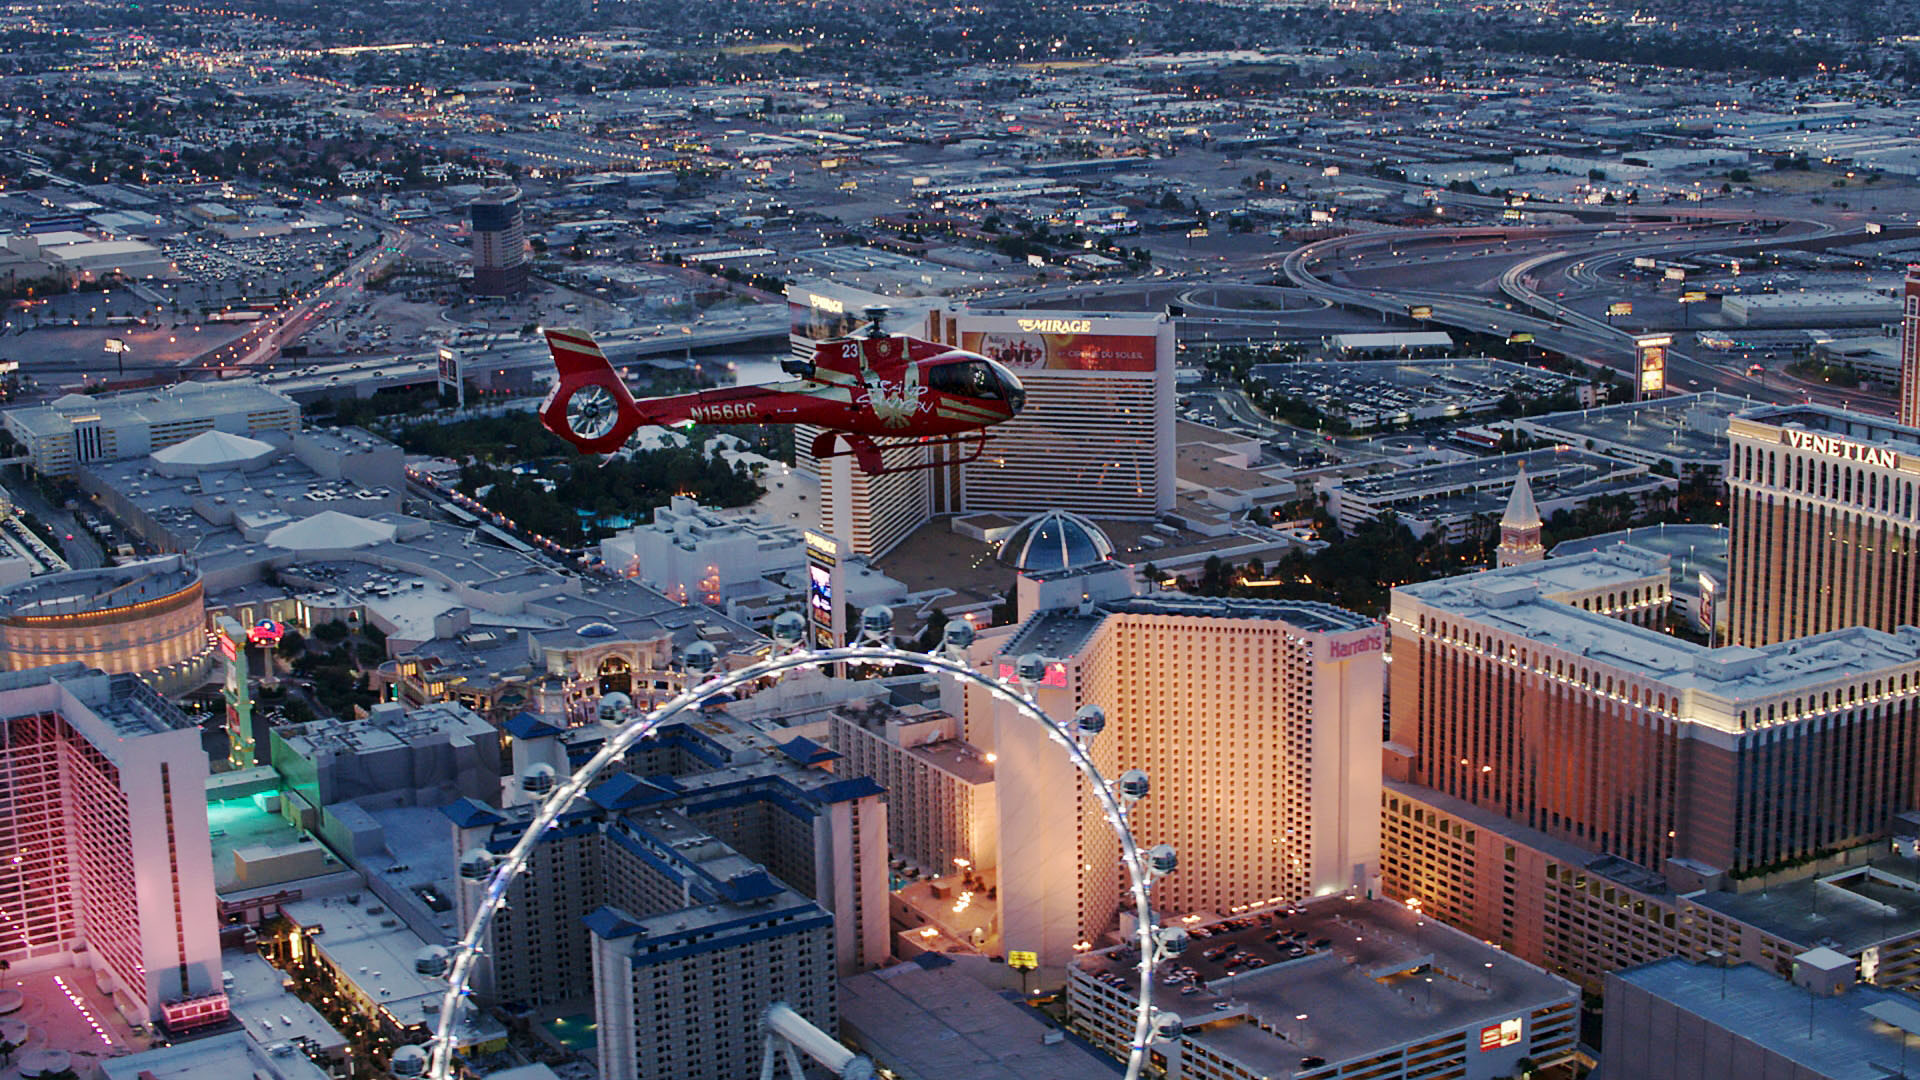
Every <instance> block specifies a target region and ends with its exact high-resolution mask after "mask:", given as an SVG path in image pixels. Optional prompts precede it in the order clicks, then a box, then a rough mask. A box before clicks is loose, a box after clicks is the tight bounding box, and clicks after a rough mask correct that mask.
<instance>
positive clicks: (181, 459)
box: [152, 431, 275, 469]
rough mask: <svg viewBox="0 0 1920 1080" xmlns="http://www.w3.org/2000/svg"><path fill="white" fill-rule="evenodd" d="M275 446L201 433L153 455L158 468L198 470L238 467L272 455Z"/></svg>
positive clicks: (217, 433) (224, 433)
mask: <svg viewBox="0 0 1920 1080" xmlns="http://www.w3.org/2000/svg"><path fill="white" fill-rule="evenodd" d="M274 449H275V447H274V445H273V444H272V443H269V442H262V441H261V440H259V439H254V438H249V437H247V436H245V435H235V434H233V433H232V432H227V431H203V432H201V433H200V434H198V435H195V436H194V437H193V438H191V439H188V440H187V441H185V442H178V443H174V444H173V445H172V446H166V447H162V448H160V449H158V450H155V451H154V452H153V455H152V456H153V460H154V463H155V464H157V465H183V466H189V467H192V468H197V469H215V468H221V467H232V468H238V467H240V466H242V465H245V464H248V463H250V462H254V461H258V460H259V459H261V458H262V457H265V456H266V455H268V454H271V453H273V452H274Z"/></svg>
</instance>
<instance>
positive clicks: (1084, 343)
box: [960, 319, 1159, 372]
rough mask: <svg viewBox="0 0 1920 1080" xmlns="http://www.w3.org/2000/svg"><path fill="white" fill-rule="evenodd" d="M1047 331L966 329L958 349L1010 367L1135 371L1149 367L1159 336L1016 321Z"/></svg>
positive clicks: (1078, 322)
mask: <svg viewBox="0 0 1920 1080" xmlns="http://www.w3.org/2000/svg"><path fill="white" fill-rule="evenodd" d="M1019 322H1020V323H1024V324H1027V325H1030V326H1034V327H1036V328H1037V327H1048V328H1049V329H1047V330H1038V329H1036V330H1019V329H1015V330H1013V331H1011V332H1007V331H998V330H994V331H983V330H968V331H966V332H964V333H962V334H961V335H960V347H961V348H963V349H966V350H968V351H970V352H977V353H979V354H980V355H982V356H988V357H992V358H993V359H995V360H998V361H1000V362H1001V363H1003V364H1005V365H1007V366H1008V367H1010V368H1012V369H1013V370H1014V371H1016V372H1018V371H1042V370H1044V371H1138V372H1149V371H1152V370H1154V366H1155V363H1156V359H1157V356H1158V347H1159V341H1158V339H1156V338H1154V337H1152V336H1150V335H1142V334H1097V333H1093V332H1091V327H1092V325H1093V320H1091V319H1021V320H1019Z"/></svg>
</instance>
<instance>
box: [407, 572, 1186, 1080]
mask: <svg viewBox="0 0 1920 1080" xmlns="http://www.w3.org/2000/svg"><path fill="white" fill-rule="evenodd" d="M807 633H808V625H807V621H806V619H805V617H804V616H802V615H800V614H799V613H798V612H791V611H789V612H786V613H783V614H782V615H780V616H779V617H778V618H776V619H775V620H774V622H773V627H772V638H773V643H774V649H773V654H772V655H771V656H769V657H768V658H767V659H764V660H760V661H758V662H756V663H753V664H750V665H747V666H746V667H742V668H737V669H734V670H732V671H724V670H721V668H720V656H719V652H718V650H716V649H715V648H714V647H713V646H712V645H711V644H708V643H707V642H704V641H695V642H693V643H692V644H690V645H688V646H687V647H686V648H685V649H684V650H682V651H681V656H680V660H681V665H682V667H683V668H684V669H685V670H686V672H687V674H688V682H689V684H690V685H689V686H688V687H687V689H686V690H684V691H683V692H681V693H680V694H679V695H677V696H675V697H674V698H672V699H671V700H669V701H667V702H665V703H664V704H662V705H660V706H659V707H657V708H655V709H653V710H652V711H651V712H648V713H646V714H645V715H641V716H635V717H634V718H633V719H631V720H629V721H628V722H627V723H626V724H624V725H623V726H622V727H620V728H619V729H618V730H617V731H616V732H614V734H613V735H612V736H611V737H610V738H608V739H607V741H606V742H605V743H603V744H602V745H601V747H600V749H599V750H598V751H597V752H596V753H595V754H594V755H593V756H592V757H591V758H589V759H588V760H587V761H586V762H585V763H584V764H582V765H581V766H580V767H579V768H578V769H576V770H574V772H573V774H572V775H571V776H569V777H567V778H566V779H565V780H563V781H559V782H557V783H555V784H554V786H553V788H552V790H551V791H550V792H549V793H548V794H547V795H546V796H545V798H543V799H542V800H541V802H540V804H539V806H538V808H537V809H536V810H535V811H534V814H533V817H532V819H531V821H530V822H529V823H528V826H527V828H526V829H525V830H524V831H523V832H522V833H521V834H520V838H519V840H518V841H517V842H516V843H515V844H514V845H513V847H512V848H511V849H510V850H508V851H507V853H506V854H505V855H501V856H498V857H497V859H496V860H495V861H494V862H493V865H492V867H491V869H490V871H488V872H487V875H486V879H485V880H486V887H485V890H484V892H483V894H482V897H481V899H480V903H479V905H478V907H477V908H476V910H475V912H474V916H473V920H472V921H471V922H470V923H469V924H468V925H467V928H466V931H465V932H464V933H463V934H462V935H461V937H460V940H459V941H458V942H457V943H456V944H455V945H454V946H453V947H452V948H451V950H450V956H449V957H448V961H449V962H448V964H447V967H446V976H447V989H446V994H445V996H444V997H443V998H442V1000H441V1005H440V1017H439V1022H438V1024H437V1025H436V1027H435V1030H434V1034H433V1036H432V1038H431V1039H430V1040H429V1041H428V1043H427V1044H426V1046H425V1047H424V1050H425V1053H426V1062H425V1065H426V1068H425V1069H424V1070H422V1072H423V1074H424V1075H425V1076H426V1077H427V1080H452V1069H453V1060H454V1051H455V1040H456V1033H457V1031H458V1028H459V1026H460V1023H461V1021H462V1019H463V1018H464V1017H465V1016H466V1015H467V1013H468V1012H469V1011H470V1010H471V1009H473V1008H474V1007H475V1006H474V1005H473V1004H472V1003H471V1001H470V1000H469V997H470V994H471V991H470V989H469V986H468V983H469V981H470V980H471V979H472V976H473V967H474V963H475V961H476V960H477V959H478V957H479V955H480V953H481V949H482V942H483V941H484V940H485V938H486V934H487V928H488V926H489V925H490V924H491V923H492V921H493V917H494V915H495V914H496V913H497V912H499V911H500V909H501V908H502V907H504V906H505V905H506V897H507V889H508V887H509V886H510V885H511V884H512V882H513V879H514V878H515V877H516V876H517V875H519V874H521V873H523V872H524V871H525V869H526V866H527V861H528V859H529V858H530V857H531V855H532V854H533V849H534V847H535V846H536V845H537V844H538V843H539V842H540V839H541V837H542V836H544V835H545V833H546V831H547V829H548V827H549V826H551V825H552V824H553V823H554V822H555V821H556V820H557V819H558V818H559V817H560V815H561V813H562V812H563V811H565V810H566V808H567V807H568V806H570V805H572V803H573V802H574V800H575V799H577V798H579V797H580V796H581V794H582V793H583V792H585V791H586V789H587V787H588V785H590V784H592V783H593V781H594V780H595V778H597V777H598V776H599V775H600V773H601V772H603V771H604V770H605V769H606V768H607V767H608V766H610V765H612V764H613V763H614V762H616V761H619V760H620V759H621V758H622V757H623V756H625V754H626V753H627V751H628V750H629V749H630V748H631V747H632V746H633V745H634V744H635V743H637V742H639V741H640V740H641V739H644V738H646V737H647V736H648V735H650V734H652V733H653V732H654V731H656V730H658V729H659V728H660V727H661V725H663V724H666V723H669V722H671V721H673V720H674V719H675V718H676V717H678V716H679V715H680V714H682V713H683V712H686V711H687V710H689V709H695V708H697V707H698V705H699V703H700V702H702V701H704V700H706V699H708V698H711V697H713V696H715V695H718V694H726V693H730V692H732V691H734V690H736V689H739V688H741V687H746V686H751V685H753V684H754V683H756V682H758V681H759V680H762V679H768V678H778V677H780V676H782V675H785V674H787V673H789V672H795V671H818V670H822V669H828V668H833V667H836V666H837V665H842V664H846V665H854V666H859V665H871V666H891V665H900V664H904V665H911V666H913V667H916V668H920V669H922V670H924V671H929V672H933V673H935V674H938V675H941V676H944V677H948V678H953V679H957V680H959V681H961V682H962V683H965V684H968V685H972V686H977V687H979V688H981V689H983V690H985V691H987V692H988V693H990V694H992V695H993V696H994V697H995V698H997V699H999V700H1000V701H1002V702H1005V703H1006V704H1008V705H1009V706H1011V707H1012V709H1013V710H1014V712H1015V713H1017V714H1018V715H1020V716H1021V717H1024V718H1025V719H1027V720H1030V721H1032V722H1034V723H1036V724H1039V725H1040V726H1041V727H1042V729H1044V730H1045V732H1046V734H1047V737H1048V739H1049V742H1050V743H1051V744H1052V745H1053V746H1055V747H1058V748H1059V749H1060V751H1061V752H1062V753H1065V754H1066V755H1067V757H1068V759H1069V760H1070V761H1071V762H1072V764H1073V766H1074V767H1075V768H1076V769H1077V770H1078V771H1079V772H1080V775H1081V776H1082V777H1083V778H1084V779H1085V780H1086V782H1087V789H1088V791H1089V792H1090V793H1091V794H1092V795H1093V797H1094V799H1095V801H1096V802H1097V803H1098V805H1099V807H1100V809H1101V811H1102V813H1103V815H1104V816H1105V817H1106V819H1107V824H1108V825H1109V826H1110V827H1111V828H1112V829H1113V832H1114V835H1115V837H1116V838H1117V839H1118V841H1119V847H1120V861H1121V863H1122V865H1123V866H1124V867H1125V868H1126V871H1127V876H1128V879H1129V889H1130V897H1131V901H1132V906H1133V911H1134V915H1135V930H1134V933H1135V935H1136V939H1137V940H1136V942H1135V944H1136V947H1137V951H1138V955H1139V961H1138V971H1137V973H1136V974H1137V975H1138V985H1139V993H1138V998H1137V1001H1136V1002H1135V1006H1134V1032H1133V1038H1132V1040H1131V1042H1130V1044H1129V1047H1128V1054H1127V1068H1126V1080H1138V1077H1139V1076H1140V1074H1141V1071H1142V1069H1143V1067H1144V1066H1145V1064H1146V1062H1147V1057H1148V1052H1149V1049H1150V1048H1151V1047H1152V1046H1153V1045H1155V1044H1157V1043H1163V1042H1169V1041H1171V1040H1173V1039H1175V1038H1177V1037H1178V1036H1179V1035H1180V1033H1181V1031H1182V1027H1183V1025H1182V1021H1181V1018H1180V1017H1179V1016H1178V1015H1176V1014H1174V1013H1172V1012H1169V1011H1165V1010H1161V1009H1156V1008H1154V1006H1153V975H1154V969H1155V968H1156V967H1157V966H1158V965H1159V964H1160V963H1161V962H1162V961H1165V960H1168V959H1171V958H1172V957H1175V956H1178V955H1180V954H1181V953H1183V952H1184V951H1186V947H1187V932H1186V931H1185V930H1184V929H1182V928H1180V927H1178V926H1160V925H1159V924H1157V923H1156V922H1155V920H1154V916H1153V906H1152V894H1153V884H1154V882H1155V881H1156V880H1158V879H1159V878H1161V877H1164V876H1166V875H1167V874H1170V873H1172V872H1173V871H1174V869H1175V868H1176V867H1177V866H1178V858H1177V856H1176V854H1175V852H1174V849H1173V847H1172V846H1171V845H1168V844H1159V845H1156V846H1154V847H1152V848H1150V849H1142V848H1141V846H1140V845H1139V843H1138V842H1137V841H1136V840H1135V838H1134V835H1133V830H1132V828H1131V827H1130V826H1129V824H1128V812H1129V811H1130V810H1131V809H1132V808H1133V806H1134V805H1135V804H1137V803H1138V802H1139V801H1140V800H1141V799H1143V798H1145V797H1146V796H1147V793H1148V791H1149V781H1148V777H1147V774H1146V773H1144V772H1142V771H1141V770H1139V769H1129V770H1127V771H1126V772H1125V773H1123V774H1122V775H1121V776H1120V777H1119V778H1118V779H1117V780H1114V781H1109V780H1108V779H1107V778H1106V777H1105V776H1104V775H1102V774H1101V772H1100V769H1099V767H1098V766H1097V765H1095V764H1094V761H1093V755H1092V748H1093V744H1094V740H1095V739H1096V738H1097V737H1098V736H1099V734H1100V733H1101V731H1103V730H1104V729H1105V728H1106V713H1105V712H1104V711H1103V710H1102V709H1101V708H1100V707H1099V706H1098V705H1094V704H1086V705H1082V706H1080V708H1079V709H1078V710H1077V711H1076V712H1075V714H1074V717H1073V720H1072V721H1071V722H1070V723H1062V722H1060V721H1058V720H1055V719H1054V718H1053V717H1051V716H1049V715H1048V714H1047V713H1046V712H1045V711H1044V710H1042V709H1041V708H1040V706H1039V704H1038V703H1037V702H1036V701H1035V700H1034V697H1033V691H1034V688H1035V687H1037V686H1039V685H1040V684H1041V682H1042V680H1043V679H1044V678H1045V677H1046V670H1047V660H1046V658H1044V657H1042V656H1039V655H1033V654H1029V655H1024V656H1021V657H1020V658H1019V660H1018V661H1017V662H1016V663H1015V665H1014V668H1013V671H1012V672H1011V677H1002V678H996V677H993V676H991V675H988V674H986V673H984V672H981V671H979V670H977V669H975V668H974V667H973V666H972V664H971V663H969V662H968V659H967V654H968V650H969V649H970V648H971V646H972V645H973V643H974V630H973V627H972V625H971V624H969V623H967V622H965V621H963V620H958V619H956V620H954V621H952V622H950V623H948V624H947V626H946V630H945V632H944V634H943V635H942V640H941V642H940V644H939V645H938V646H936V647H935V648H934V649H933V650H932V651H930V652H925V653H920V652H912V651H908V650H905V649H900V648H897V647H895V646H894V645H893V644H892V643H891V641H892V637H893V612H892V610H891V609H889V608H886V607H874V608H868V609H867V610H866V611H865V612H863V613H862V614H861V617H860V627H859V638H860V640H859V643H857V644H854V645H849V646H845V647H840V648H830V649H819V650H813V649H808V648H807V647H806V645H805V642H806V638H807ZM765 1024H766V1032H765V1036H766V1047H767V1056H766V1062H765V1065H764V1067H763V1070H762V1076H763V1077H768V1078H770V1077H771V1076H772V1069H773V1067H774V1063H775V1060H776V1049H778V1050H781V1051H783V1052H784V1057H785V1060H786V1062H787V1064H788V1065H789V1067H790V1068H791V1069H792V1070H793V1071H794V1072H796V1073H797V1072H798V1069H799V1064H798V1058H797V1056H796V1053H795V1051H798V1052H800V1053H805V1054H807V1055H808V1056H809V1057H812V1058H813V1059H814V1060H816V1061H819V1062H820V1063H821V1064H823V1065H826V1066H827V1067H828V1068H829V1069H831V1070H833V1072H834V1073H835V1075H837V1076H841V1077H843V1078H845V1080H859V1078H862V1077H866V1076H871V1075H872V1063H871V1062H869V1061H867V1059H865V1058H864V1057H860V1056H858V1055H854V1054H851V1053H850V1052H848V1051H846V1050H845V1048H844V1047H840V1046H839V1044H838V1043H837V1042H836V1041H835V1040H833V1039H832V1038H831V1037H830V1036H827V1035H826V1034H825V1033H822V1032H819V1030H818V1029H817V1028H813V1027H812V1025H811V1024H808V1023H807V1022H806V1021H805V1020H804V1018H801V1017H799V1016H798V1015H797V1014H795V1013H793V1011H792V1010H791V1009H787V1008H786V1007H785V1006H784V1005H775V1006H773V1007H772V1008H771V1009H769V1010H768V1015H767V1017H766V1020H765ZM416 1053H417V1051H416Z"/></svg>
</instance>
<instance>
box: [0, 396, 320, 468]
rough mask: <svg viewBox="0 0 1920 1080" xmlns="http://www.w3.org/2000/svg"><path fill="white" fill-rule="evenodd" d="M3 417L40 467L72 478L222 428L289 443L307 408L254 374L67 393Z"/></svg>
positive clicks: (226, 430)
mask: <svg viewBox="0 0 1920 1080" xmlns="http://www.w3.org/2000/svg"><path fill="white" fill-rule="evenodd" d="M0 423H4V424H5V425H6V429H7V433H8V434H10V435H12V436H13V437H14V439H15V440H17V441H18V442H19V443H20V444H21V445H22V446H24V447H26V448H27V454H28V457H29V459H30V461H29V464H31V465H32V466H33V468H34V470H35V471H37V472H40V473H43V474H45V475H47V476H68V475H71V474H72V473H73V471H74V468H75V467H76V466H77V465H80V464H84V463H86V462H89V461H125V460H128V459H130V458H138V457H145V456H146V455H148V454H151V453H153V452H154V451H156V450H161V449H165V448H166V447H169V446H172V445H174V444H175V443H181V442H185V441H187V440H188V439H191V438H193V437H194V436H195V435H199V434H201V433H203V432H208V431H223V432H227V433H228V434H232V435H246V436H250V437H253V438H270V439H274V438H277V439H279V440H281V441H282V442H284V440H285V439H287V438H290V437H291V436H292V434H293V433H294V432H296V431H298V430H300V406H299V405H297V404H295V403H294V401H293V399H292V398H289V397H287V396H285V395H284V394H280V393H278V392H276V391H273V390H269V389H267V388H266V387H264V386H262V385H260V384H259V383H257V382H254V381H252V380H245V381H236V382H231V383H198V382H183V383H177V384H175V385H173V386H169V387H165V388H162V389H156V390H130V391H127V392H125V393H119V394H96V395H88V394H68V395H66V396H65V397H60V398H56V399H54V400H53V401H52V402H51V403H49V404H46V405H31V406H25V407H22V408H17V409H8V410H7V411H6V412H5V413H0Z"/></svg>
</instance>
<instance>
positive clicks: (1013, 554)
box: [1000, 510, 1113, 573]
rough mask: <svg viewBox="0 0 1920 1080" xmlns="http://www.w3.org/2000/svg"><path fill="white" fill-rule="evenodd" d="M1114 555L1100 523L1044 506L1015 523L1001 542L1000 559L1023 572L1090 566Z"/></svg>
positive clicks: (1111, 543) (1041, 571) (1111, 544)
mask: <svg viewBox="0 0 1920 1080" xmlns="http://www.w3.org/2000/svg"><path fill="white" fill-rule="evenodd" d="M1112 557H1113V541H1111V540H1109V539H1107V534H1106V533H1104V532H1101V531H1100V526H1098V525H1095V524H1094V523H1093V522H1091V521H1088V520H1087V519H1086V518H1083V517H1081V516H1080V515H1078V514H1070V513H1067V512H1066V511H1065V510H1046V511H1043V512H1041V513H1038V514H1035V515H1033V516H1032V517H1030V518H1028V519H1027V520H1025V521H1023V522H1021V523H1020V524H1018V525H1016V526H1014V528H1013V531H1012V532H1010V533H1008V534H1007V538H1006V539H1005V540H1003V541H1001V542H1000V560H1001V561H1002V562H1007V563H1012V564H1013V566H1014V567H1015V568H1017V569H1019V570H1021V571H1023V572H1025V573H1044V572H1047V571H1050V570H1070V569H1073V568H1075V567H1080V566H1092V565H1093V564H1095V563H1099V562H1105V561H1106V560H1107V559H1109V558H1112Z"/></svg>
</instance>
